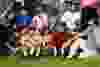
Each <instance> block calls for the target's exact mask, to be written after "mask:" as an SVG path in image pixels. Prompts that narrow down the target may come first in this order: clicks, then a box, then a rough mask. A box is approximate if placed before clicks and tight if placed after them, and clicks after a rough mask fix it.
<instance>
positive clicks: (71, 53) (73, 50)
mask: <svg viewBox="0 0 100 67" xmlns="http://www.w3.org/2000/svg"><path fill="white" fill-rule="evenodd" d="M76 51H77V48H70V52H69V56H73V55H75V54H76Z"/></svg>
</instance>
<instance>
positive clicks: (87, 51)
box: [82, 48, 97, 56]
mask: <svg viewBox="0 0 100 67" xmlns="http://www.w3.org/2000/svg"><path fill="white" fill-rule="evenodd" d="M82 49H83V53H85V54H87V55H89V56H93V55H96V54H97V52H96V49H91V48H90V49H89V48H82Z"/></svg>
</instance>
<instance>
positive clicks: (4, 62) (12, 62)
mask: <svg viewBox="0 0 100 67" xmlns="http://www.w3.org/2000/svg"><path fill="white" fill-rule="evenodd" d="M39 58H40V57H39ZM41 58H43V57H41ZM44 58H45V57H44ZM46 58H47V59H48V63H47V64H33V63H31V64H18V63H16V60H18V59H16V57H15V56H14V57H0V66H2V67H3V66H10V67H12V66H13V67H14V66H15V67H22V66H24V67H34V66H37V67H38V66H44V67H47V66H58V67H61V66H60V65H62V64H63V65H65V64H66V65H67V66H69V67H74V66H76V67H79V66H80V67H83V66H85V67H100V56H96V57H89V58H88V59H68V58H66V59H64V58H63V57H61V56H60V57H53V56H48V57H46ZM24 61H27V60H24ZM33 61H34V62H36V60H34V59H33V60H32V62H33ZM37 62H40V61H39V59H38V60H37ZM66 65H65V66H66Z"/></svg>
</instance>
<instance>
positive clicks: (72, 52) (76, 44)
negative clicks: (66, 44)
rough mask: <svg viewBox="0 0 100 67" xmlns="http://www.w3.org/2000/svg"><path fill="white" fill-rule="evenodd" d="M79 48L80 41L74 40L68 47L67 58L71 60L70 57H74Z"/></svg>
mask: <svg viewBox="0 0 100 67" xmlns="http://www.w3.org/2000/svg"><path fill="white" fill-rule="evenodd" d="M79 47H80V40H79V39H77V40H75V41H74V42H73V43H72V45H71V46H70V51H69V56H68V58H72V56H74V55H76V53H77V50H78V48H79Z"/></svg>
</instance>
